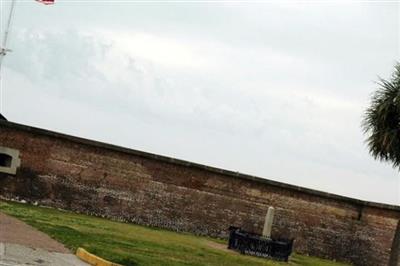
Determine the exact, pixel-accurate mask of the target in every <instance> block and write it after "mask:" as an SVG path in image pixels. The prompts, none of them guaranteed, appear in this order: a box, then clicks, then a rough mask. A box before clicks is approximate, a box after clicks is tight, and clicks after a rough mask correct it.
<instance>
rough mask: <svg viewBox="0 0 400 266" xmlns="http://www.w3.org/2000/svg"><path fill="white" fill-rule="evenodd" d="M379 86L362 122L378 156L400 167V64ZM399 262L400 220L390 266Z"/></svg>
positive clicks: (375, 156) (370, 143)
mask: <svg viewBox="0 0 400 266" xmlns="http://www.w3.org/2000/svg"><path fill="white" fill-rule="evenodd" d="M378 85H379V88H378V90H377V91H376V92H375V93H374V94H373V95H372V100H371V105H370V107H369V108H368V109H367V110H366V112H365V116H364V119H363V122H362V127H363V129H364V133H365V134H367V135H368V137H367V144H368V148H369V151H370V153H371V154H372V156H374V158H375V159H378V160H381V161H387V162H390V163H392V165H393V167H394V168H396V169H397V170H400V63H397V65H396V66H395V69H394V72H393V75H392V78H391V79H390V80H385V79H382V78H380V80H379V82H378ZM399 262H400V221H398V223H397V228H396V231H395V235H394V238H393V242H392V248H391V254H390V259H389V265H390V266H397V265H399Z"/></svg>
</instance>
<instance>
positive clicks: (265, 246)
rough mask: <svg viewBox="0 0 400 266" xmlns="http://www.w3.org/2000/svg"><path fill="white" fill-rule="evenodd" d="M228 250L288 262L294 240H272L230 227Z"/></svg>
mask: <svg viewBox="0 0 400 266" xmlns="http://www.w3.org/2000/svg"><path fill="white" fill-rule="evenodd" d="M229 230H230V234H229V243H228V248H229V249H234V250H237V251H239V252H240V253H242V254H247V255H253V256H258V257H264V258H273V259H276V260H280V261H288V260H289V256H290V254H291V253H292V249H293V241H294V239H272V238H265V237H262V236H260V235H257V234H252V233H248V232H246V231H243V230H241V229H240V228H237V227H230V228H229Z"/></svg>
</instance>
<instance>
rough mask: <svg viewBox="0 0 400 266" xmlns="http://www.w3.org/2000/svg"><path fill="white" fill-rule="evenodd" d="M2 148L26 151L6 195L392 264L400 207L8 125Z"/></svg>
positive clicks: (1, 133) (0, 184)
mask: <svg viewBox="0 0 400 266" xmlns="http://www.w3.org/2000/svg"><path fill="white" fill-rule="evenodd" d="M0 146H6V147H9V148H14V149H18V150H19V151H20V158H21V167H20V168H19V169H18V172H17V175H16V176H12V175H6V174H0V195H1V196H3V197H5V198H15V197H19V198H20V199H25V200H28V201H30V202H34V201H37V202H39V203H40V204H43V205H48V206H54V207H60V208H65V209H69V210H73V211H79V212H83V213H89V214H94V215H100V216H105V217H110V218H113V219H118V220H123V221H129V222H134V223H139V224H144V225H153V226H159V227H164V228H169V229H172V230H177V231H188V232H193V233H196V234H203V235H211V236H218V237H226V236H227V228H228V226H229V225H235V226H240V227H243V228H244V229H246V230H249V231H253V232H258V233H260V232H261V231H262V226H263V223H264V217H265V214H266V211H267V209H268V207H269V206H271V205H272V206H274V207H275V208H276V212H275V213H276V214H275V220H274V226H273V230H272V234H273V236H281V237H294V238H295V239H296V240H295V249H296V251H297V252H300V253H305V254H310V255H315V256H319V257H325V258H331V259H337V260H342V261H350V262H353V263H354V264H356V265H371V266H372V265H373V266H377V265H387V262H388V259H389V256H390V249H391V244H392V240H393V238H394V235H395V231H396V226H397V221H398V219H399V218H400V208H399V207H397V206H390V205H384V204H377V203H369V202H364V201H359V200H354V199H349V198H345V197H340V196H336V195H331V194H327V193H323V192H318V191H313V190H309V189H305V188H300V187H295V186H291V185H286V184H282V183H277V182H273V181H269V180H264V179H260V178H257V177H252V176H247V175H242V174H238V173H233V172H229V171H225V170H221V169H216V168H211V167H207V166H202V165H197V164H193V163H189V162H184V161H180V160H175V159H171V158H166V157H162V156H157V155H153V154H148V153H143V152H139V151H134V150H128V149H124V148H121V147H116V146H112V145H107V144H102V143H98V142H94V141H89V140H84V139H79V138H75V137H71V136H66V135H62V134H58V133H53V132H49V131H45V130H41V129H35V128H30V127H27V126H22V125H17V124H13V123H10V122H3V121H0Z"/></svg>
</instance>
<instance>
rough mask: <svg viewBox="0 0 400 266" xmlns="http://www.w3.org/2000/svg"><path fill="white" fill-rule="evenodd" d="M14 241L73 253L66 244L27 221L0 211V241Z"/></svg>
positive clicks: (49, 249)
mask: <svg viewBox="0 0 400 266" xmlns="http://www.w3.org/2000/svg"><path fill="white" fill-rule="evenodd" d="M1 242H3V243H13V244H19V245H23V246H28V247H31V248H41V249H45V250H48V251H53V252H60V253H71V251H69V250H68V249H67V248H66V247H64V245H62V244H60V243H58V242H57V241H55V240H54V239H52V238H50V237H49V236H48V235H46V234H44V233H42V232H40V231H38V230H36V229H35V228H33V227H31V226H29V225H27V224H26V223H24V222H22V221H20V220H18V219H16V218H13V217H10V216H8V215H5V214H4V213H1V212H0V243H1Z"/></svg>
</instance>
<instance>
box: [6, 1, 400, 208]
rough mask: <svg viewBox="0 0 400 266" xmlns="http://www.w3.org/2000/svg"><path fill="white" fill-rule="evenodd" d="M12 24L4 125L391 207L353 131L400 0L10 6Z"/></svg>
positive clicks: (387, 48)
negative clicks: (8, 122) (42, 130)
mask: <svg viewBox="0 0 400 266" xmlns="http://www.w3.org/2000/svg"><path fill="white" fill-rule="evenodd" d="M2 3H3V5H2V10H1V14H2V17H1V18H2V20H3V27H4V22H5V19H6V17H7V16H6V15H7V14H8V4H9V2H5V1H3V2H2ZM14 19H15V20H14V23H13V28H12V32H11V36H10V44H9V47H10V48H11V49H12V50H13V52H12V53H10V54H9V55H7V57H6V59H5V60H4V64H3V77H2V96H3V99H2V106H1V109H2V112H3V114H4V115H5V116H6V117H7V118H8V119H9V120H11V121H14V122H17V123H22V124H27V125H32V126H37V127H42V128H46V129H50V130H55V131H60V132H63V133H67V134H72V135H76V136H80V137H84V138H90V139H95V140H99V141H104V142H108V143H113V144H117V145H122V146H126V147H130V148H134V149H138V150H143V151H147V152H153V153H157V154H162V155H167V156H172V157H176V158H180V159H184V160H189V161H193V162H197V163H202V164H207V165H212V166H216V167H221V168H225V169H229V170H233V171H239V172H243V173H248V174H254V175H257V176H260V177H264V178H268V179H273V180H277V181H281V182H285V183H290V184H295V185H300V186H304V187H309V188H313V189H318V190H322V191H327V192H331V193H336V194H341V195H345V196H350V197H355V198H360V199H365V200H370V201H377V202H384V203H391V204H397V205H398V204H399V203H400V180H399V172H398V170H395V169H393V168H392V167H391V166H390V165H389V164H386V163H381V162H377V161H374V160H373V159H372V158H371V156H370V155H369V154H368V150H367V148H366V145H365V143H364V139H365V137H364V136H363V134H362V130H361V127H360V123H361V119H362V115H363V111H364V110H365V108H366V107H367V106H368V102H369V97H370V95H371V93H372V92H373V91H374V90H375V89H376V87H377V85H376V84H375V81H377V79H378V78H377V77H378V76H381V77H384V78H388V77H390V75H391V72H392V70H393V66H394V64H395V62H396V61H398V60H400V4H399V2H397V3H396V2H394V1H392V2H384V1H381V2H379V3H378V2H365V1H364V2H351V3H347V1H346V2H345V1H342V2H334V1H329V2H325V3H322V2H320V1H312V2H297V3H293V2H285V3H283V4H279V5H278V4H274V3H271V2H266V3H260V1H258V2H247V3H246V2H241V3H234V2H227V1H225V2H219V3H211V2H207V3H199V2H191V3H189V2H178V3H177V2H175V3H172V2H163V1H159V2H153V3H143V2H134V1H129V0H127V1H119V2H118V3H115V2H114V1H107V2H106V1H104V2H101V1H72V0H68V1H66V0H65V1H61V0H60V1H57V0H56V4H55V5H53V6H44V5H41V4H39V3H36V2H34V1H33V0H29V1H27V0H25V1H22V0H20V1H19V2H18V3H17V8H16V12H15V17H14Z"/></svg>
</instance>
